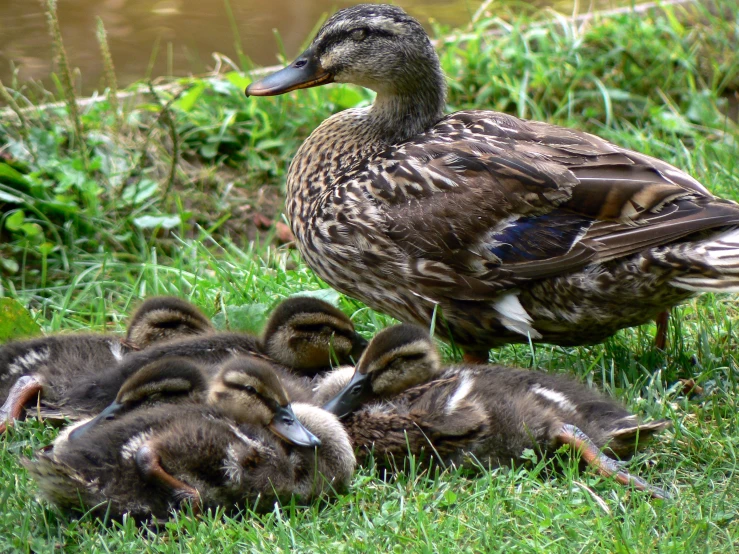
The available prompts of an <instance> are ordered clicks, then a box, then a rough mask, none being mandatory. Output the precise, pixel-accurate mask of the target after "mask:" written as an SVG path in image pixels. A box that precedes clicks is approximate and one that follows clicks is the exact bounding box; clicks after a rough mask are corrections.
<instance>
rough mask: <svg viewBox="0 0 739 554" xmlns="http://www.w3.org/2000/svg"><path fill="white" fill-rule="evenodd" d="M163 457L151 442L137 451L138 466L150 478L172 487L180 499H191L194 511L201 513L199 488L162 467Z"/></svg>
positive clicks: (175, 495)
mask: <svg viewBox="0 0 739 554" xmlns="http://www.w3.org/2000/svg"><path fill="white" fill-rule="evenodd" d="M161 462H162V459H161V457H160V456H159V453H158V452H157V451H156V447H155V446H154V445H153V444H151V443H145V444H143V445H142V446H141V447H140V448H139V449H138V450H137V451H136V467H138V468H139V470H140V471H141V472H142V473H143V474H144V476H146V477H147V478H149V479H152V480H154V481H157V482H159V484H160V485H162V486H164V487H165V488H167V489H170V490H171V491H172V493H173V496H174V497H175V498H176V499H178V500H179V501H182V500H190V504H191V506H192V513H193V514H195V515H197V514H199V513H200V493H199V492H198V490H197V489H195V488H193V487H191V486H190V485H188V484H186V483H183V482H182V481H180V480H179V479H177V478H176V477H173V476H172V475H170V474H169V473H167V471H166V470H165V469H164V468H163V467H162V463H161Z"/></svg>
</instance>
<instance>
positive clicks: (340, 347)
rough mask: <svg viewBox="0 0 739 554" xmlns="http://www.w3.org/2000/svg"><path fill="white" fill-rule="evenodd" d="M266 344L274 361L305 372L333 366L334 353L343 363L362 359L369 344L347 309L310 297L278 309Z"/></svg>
mask: <svg viewBox="0 0 739 554" xmlns="http://www.w3.org/2000/svg"><path fill="white" fill-rule="evenodd" d="M262 343H263V345H264V350H265V353H266V354H268V355H269V356H270V357H271V358H272V359H273V360H276V361H278V362H280V363H281V364H283V365H285V366H287V367H290V368H293V369H297V370H301V371H318V370H319V369H322V368H326V367H330V366H331V357H332V354H333V355H335V356H336V358H337V361H338V362H339V363H347V362H349V361H350V360H351V359H354V360H358V359H359V356H360V355H361V353H362V351H363V350H364V348H365V347H366V346H367V341H366V340H364V339H363V338H362V337H361V336H360V335H358V334H357V333H356V332H355V331H354V324H353V323H352V322H351V320H350V319H349V318H348V317H347V316H346V314H344V312H342V311H341V310H339V309H337V308H335V307H333V306H332V305H330V304H328V303H326V302H324V301H322V300H318V299H317V298H310V297H307V296H295V297H293V298H288V299H287V300H284V301H283V302H281V303H280V304H279V305H278V306H277V308H275V309H274V311H273V312H272V315H271V316H270V318H269V321H268V322H267V325H266V327H265V329H264V337H263V339H262Z"/></svg>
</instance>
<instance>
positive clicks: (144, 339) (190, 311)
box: [126, 296, 213, 349]
mask: <svg viewBox="0 0 739 554" xmlns="http://www.w3.org/2000/svg"><path fill="white" fill-rule="evenodd" d="M212 331H213V325H212V324H211V322H210V320H209V319H208V318H207V317H206V316H205V315H204V314H203V313H202V312H201V311H200V310H199V309H198V308H196V307H195V306H194V305H193V304H191V303H190V302H187V301H185V300H182V299H180V298H177V297H175V296H155V297H152V298H147V299H146V300H145V301H144V302H143V303H142V304H141V305H140V306H139V308H138V309H137V310H136V312H135V313H134V315H133V317H132V318H131V321H130V323H129V324H128V333H127V334H126V342H128V343H129V344H132V345H135V347H136V348H138V349H143V348H147V347H149V346H151V345H152V344H154V343H158V342H164V341H167V340H171V339H174V338H180V337H186V336H190V335H202V334H205V333H210V332H212Z"/></svg>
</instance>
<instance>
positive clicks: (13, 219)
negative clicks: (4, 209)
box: [5, 210, 26, 231]
mask: <svg viewBox="0 0 739 554" xmlns="http://www.w3.org/2000/svg"><path fill="white" fill-rule="evenodd" d="M25 219H26V214H24V213H23V210H17V211H15V212H13V213H12V214H10V215H9V216H8V217H7V218H6V219H5V227H6V228H7V229H8V230H9V231H18V230H20V228H21V227H23V222H24V221H25Z"/></svg>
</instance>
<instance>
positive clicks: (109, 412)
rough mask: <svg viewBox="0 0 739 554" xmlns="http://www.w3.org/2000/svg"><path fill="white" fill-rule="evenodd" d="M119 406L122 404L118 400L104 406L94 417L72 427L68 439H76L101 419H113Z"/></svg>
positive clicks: (96, 424) (100, 421) (95, 425)
mask: <svg viewBox="0 0 739 554" xmlns="http://www.w3.org/2000/svg"><path fill="white" fill-rule="evenodd" d="M121 408H123V404H119V403H118V402H113V403H112V404H111V405H110V406H108V407H107V408H105V409H104V410H103V411H102V412H100V413H99V414H98V415H96V416H95V417H94V418H92V419H91V420H90V421H88V422H87V423H84V424H83V425H80V426H79V427H77V428H76V429H74V430H73V431H72V432H71V433H69V440H70V441H73V440H77V439H79V438H80V437H82V436H83V435H85V434H86V433H88V432H90V431H91V430H92V429H94V428H95V427H97V426H98V425H100V423H102V422H103V421H105V420H106V419H113V417H115V414H117V413H118V412H119V411H120V410H121Z"/></svg>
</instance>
